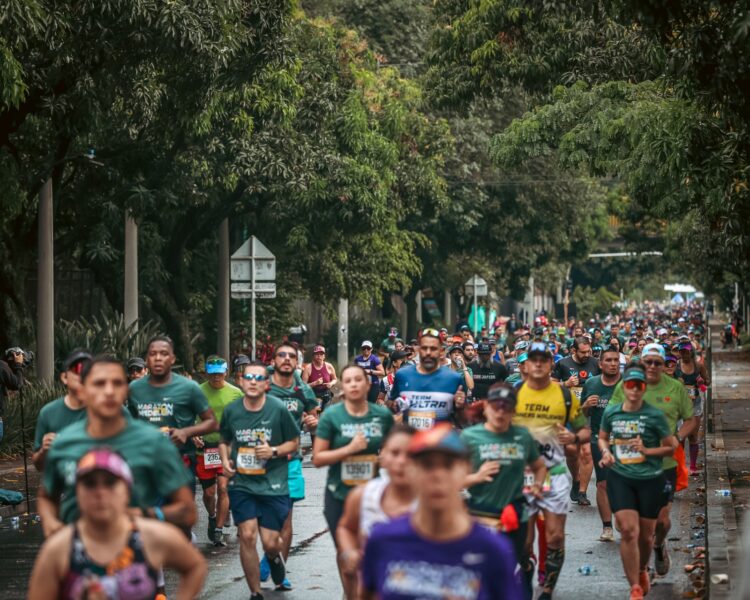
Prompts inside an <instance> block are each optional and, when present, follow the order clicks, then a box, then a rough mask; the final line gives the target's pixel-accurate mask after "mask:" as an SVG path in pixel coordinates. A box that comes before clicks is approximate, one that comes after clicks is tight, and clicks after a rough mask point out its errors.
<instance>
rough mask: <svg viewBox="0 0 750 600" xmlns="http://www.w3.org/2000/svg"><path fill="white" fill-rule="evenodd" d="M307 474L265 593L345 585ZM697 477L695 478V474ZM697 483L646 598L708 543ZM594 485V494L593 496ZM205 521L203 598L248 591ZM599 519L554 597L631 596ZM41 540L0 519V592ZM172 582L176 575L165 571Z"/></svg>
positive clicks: (586, 514)
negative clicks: (280, 578)
mask: <svg viewBox="0 0 750 600" xmlns="http://www.w3.org/2000/svg"><path fill="white" fill-rule="evenodd" d="M304 475H305V480H306V484H307V497H306V498H305V500H303V501H301V502H299V503H298V504H297V505H296V506H295V509H294V510H295V513H294V528H295V531H294V539H293V547H292V554H291V556H290V559H289V564H288V569H289V579H290V581H291V582H292V584H293V585H294V590H293V591H290V592H275V591H273V590H272V584H271V583H270V582H268V583H266V584H264V589H263V594H264V597H265V598H266V599H267V600H272V599H281V598H285V599H287V600H338V599H339V598H341V586H340V583H339V580H338V574H337V571H336V564H335V554H334V547H333V543H332V541H331V538H330V535H329V533H328V532H327V529H326V525H325V521H324V519H323V515H322V513H323V491H324V483H325V470H324V469H323V470H318V469H315V467H313V466H312V464H311V463H310V460H309V456H306V457H305V462H304ZM691 479H692V478H691ZM697 485H699V483H698V482H697V481H696V480H694V479H693V480H691V484H690V489H689V490H686V491H684V492H682V493H681V494H680V495H679V496H678V498H677V500H676V502H675V505H674V509H673V529H672V533H671V534H670V539H671V541H670V542H669V547H670V549H671V556H672V570H671V572H670V573H669V574H668V575H667V576H666V577H665V578H663V579H658V580H657V582H656V585H655V586H654V588H653V589H652V592H651V593H650V594H649V596H648V597H649V599H667V598H679V597H682V596H683V592H685V591H686V590H687V589H688V588H687V577H686V576H685V574H684V572H683V568H684V565H685V564H686V562H687V561H688V560H689V557H690V555H689V554H688V551H687V545H688V544H696V545H704V544H703V540H702V539H694V538H693V536H694V535H695V534H696V533H699V531H700V530H699V529H694V528H693V527H695V514H694V513H696V512H697V511H699V510H700V507H699V504H700V499H699V497H698V494H697V493H696V491H695V488H696V486H697ZM593 495H594V487H593V484H592V485H591V487H590V491H589V497H590V498H593ZM198 504H199V508H200V522H199V525H198V526H197V527H196V528H195V532H196V534H197V536H198V547H199V548H200V549H201V550H202V551H203V553H204V554H205V555H206V558H207V560H208V562H209V574H208V578H207V581H206V585H205V587H204V591H203V593H202V595H201V596H200V597H201V598H205V599H209V598H211V599H213V598H221V599H227V600H235V599H243V600H244V599H247V598H248V597H249V591H248V588H247V586H246V584H245V580H244V577H243V574H242V568H241V566H240V561H239V551H238V546H237V538H236V529H235V528H234V527H232V528H230V532H231V533H230V536H229V545H228V547H226V548H219V549H217V548H214V547H213V546H212V545H210V544H209V543H208V541H207V537H206V513H205V510H203V506H202V502H201V501H200V492H199V499H198ZM600 530H601V523H600V521H599V518H598V514H597V511H596V508H595V506H591V507H588V508H583V507H579V506H574V507H572V509H571V512H570V514H569V518H568V526H567V533H566V559H565V566H564V568H563V572H562V575H561V577H560V581H559V583H558V586H557V592H556V594H555V597H556V598H560V599H566V598H567V599H571V600H587V599H591V600H601V598H602V597H608V598H626V597H628V585H627V582H626V581H625V577H624V575H623V573H622V567H621V563H620V557H619V552H618V546H617V544H612V543H602V542H599V541H597V538H598V536H599V533H600ZM40 543H41V526H40V525H38V524H36V523H33V522H32V523H31V524H29V525H23V524H22V526H21V527H20V528H19V529H12V528H11V527H10V523H9V522H7V521H4V522H3V523H2V524H0V549H2V550H1V556H2V560H0V598H2V599H3V600H16V599H21V598H23V597H24V595H25V590H26V581H27V580H28V576H29V573H30V571H31V568H32V566H33V560H34V557H35V555H36V552H37V549H38V545H39V544H40ZM584 564H588V565H591V566H592V567H594V569H595V573H594V574H593V575H591V576H588V577H586V576H583V575H580V574H579V573H578V572H577V569H578V568H579V567H580V566H582V565H584ZM167 581H168V590H169V589H172V590H174V586H173V585H170V584H171V583H172V582H173V581H174V578H173V577H170V576H169V574H168V577H167Z"/></svg>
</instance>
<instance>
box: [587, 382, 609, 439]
mask: <svg viewBox="0 0 750 600" xmlns="http://www.w3.org/2000/svg"><path fill="white" fill-rule="evenodd" d="M616 387H617V384H616V383H615V384H614V385H604V382H602V376H601V375H595V376H594V377H592V378H590V379H587V380H586V383H584V384H583V391H582V392H581V404H583V403H584V402H586V400H587V399H588V398H589V397H590V396H599V402H597V404H596V406H593V407H591V408H590V409H589V419H590V421H591V436H592V438H594V437H596V434H597V433H598V432H599V424H600V423H601V421H602V415H603V414H604V409H605V408H607V405H608V404H609V400H610V398H612V394H614V393H615V388H616Z"/></svg>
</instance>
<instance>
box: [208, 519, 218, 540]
mask: <svg viewBox="0 0 750 600" xmlns="http://www.w3.org/2000/svg"><path fill="white" fill-rule="evenodd" d="M215 534H216V517H208V539H209V540H211V541H212V542H215V541H216V540H215V539H214V536H215Z"/></svg>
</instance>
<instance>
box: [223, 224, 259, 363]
mask: <svg viewBox="0 0 750 600" xmlns="http://www.w3.org/2000/svg"><path fill="white" fill-rule="evenodd" d="M253 267H254V265H253ZM218 305H219V307H218V308H219V315H218V319H219V331H218V340H217V341H218V348H217V351H218V354H219V356H221V357H222V358H223V359H224V360H227V361H228V360H230V356H229V219H224V220H223V221H222V222H221V225H219V297H218ZM253 337H255V336H253Z"/></svg>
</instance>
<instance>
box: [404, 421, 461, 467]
mask: <svg viewBox="0 0 750 600" xmlns="http://www.w3.org/2000/svg"><path fill="white" fill-rule="evenodd" d="M408 452H409V454H410V455H411V456H421V455H423V454H427V453H429V452H442V453H443V454H451V455H453V456H459V457H461V458H467V457H468V456H469V449H468V448H467V446H466V444H465V443H464V442H463V441H462V440H461V438H460V437H459V435H458V434H457V433H456V431H455V430H454V429H453V427H452V426H451V425H450V423H438V424H437V425H435V427H433V428H432V429H427V430H425V431H418V432H417V433H415V434H414V436H413V437H412V438H411V441H410V442H409V447H408Z"/></svg>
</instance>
